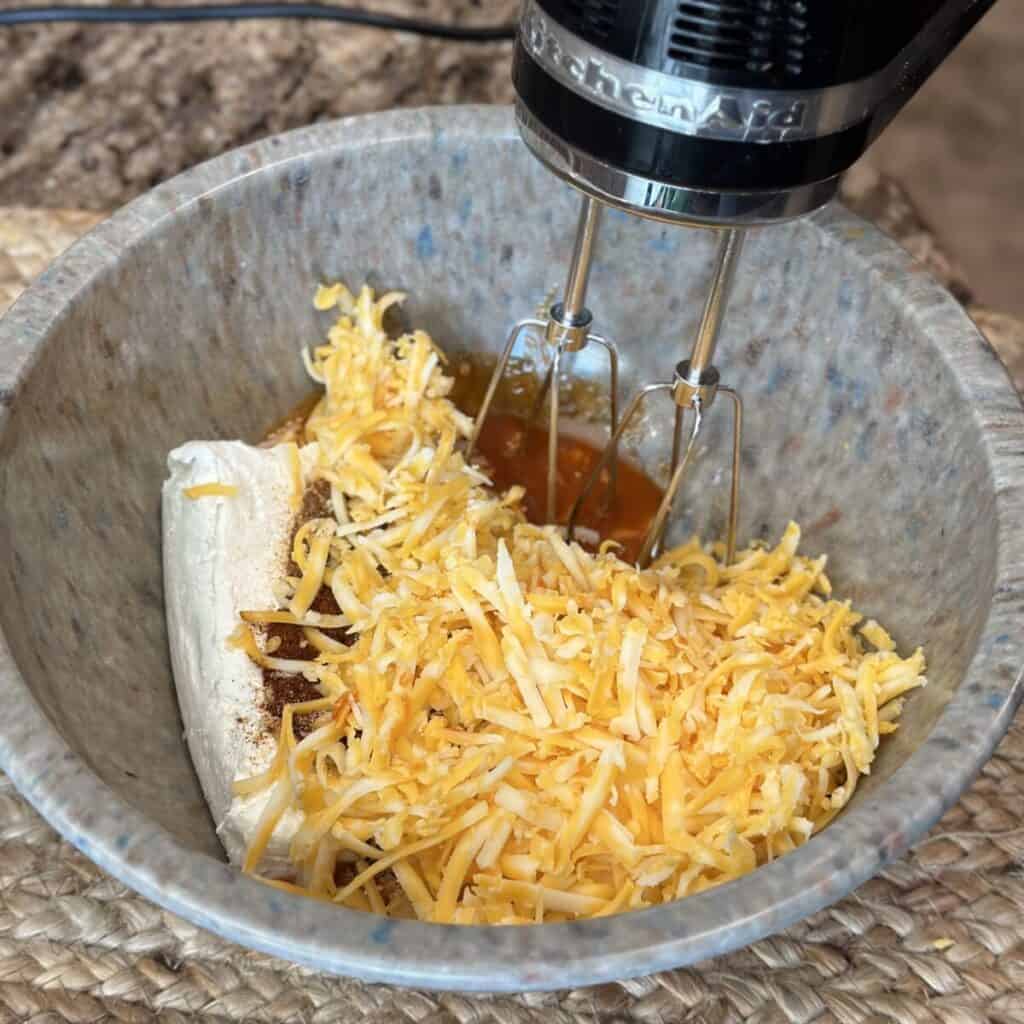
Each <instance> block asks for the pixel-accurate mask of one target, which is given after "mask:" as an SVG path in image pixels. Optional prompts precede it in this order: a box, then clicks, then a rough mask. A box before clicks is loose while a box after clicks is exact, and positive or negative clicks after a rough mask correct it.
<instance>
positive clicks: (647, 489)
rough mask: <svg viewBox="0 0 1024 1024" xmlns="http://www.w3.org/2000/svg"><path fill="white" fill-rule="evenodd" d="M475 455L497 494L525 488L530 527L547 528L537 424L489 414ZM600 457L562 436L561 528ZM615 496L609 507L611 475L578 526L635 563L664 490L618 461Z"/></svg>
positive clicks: (544, 445)
mask: <svg viewBox="0 0 1024 1024" xmlns="http://www.w3.org/2000/svg"><path fill="white" fill-rule="evenodd" d="M477 451H478V452H479V453H480V455H481V456H482V458H483V460H484V461H485V462H486V464H487V469H488V470H489V471H490V475H491V482H492V483H493V484H494V486H495V487H496V488H497V489H498V490H499V491H504V490H507V489H508V488H509V487H511V486H512V485H513V484H519V485H521V486H522V487H524V488H525V489H526V499H525V502H524V510H525V512H526V516H527V518H528V519H529V520H530V522H532V523H543V522H544V521H545V518H546V516H545V512H546V508H545V506H546V504H547V451H548V432H547V430H545V429H544V427H542V426H540V425H539V424H528V423H527V422H526V421H525V420H524V419H523V418H522V417H519V416H515V415H512V414H510V413H498V412H494V413H491V414H490V415H489V416H488V417H487V419H486V421H485V422H484V428H483V430H482V431H481V434H480V438H479V440H478V441H477ZM600 458H601V450H600V449H599V448H597V447H595V446H594V445H592V444H590V443H589V442H587V441H584V440H582V439H581V438H579V437H573V436H571V435H569V434H564V433H560V434H559V437H558V461H557V466H558V502H557V516H556V519H557V521H558V522H559V523H565V521H566V520H567V519H568V518H569V509H570V508H571V507H572V503H573V502H574V501H575V500H576V495H577V494H579V492H580V490H581V489H582V487H583V482H584V481H585V480H586V479H587V477H588V476H589V475H590V473H591V471H592V470H593V468H594V466H595V465H596V464H597V462H598V460H599V459H600ZM617 472H618V477H617V481H616V487H615V495H614V498H613V500H612V501H611V502H610V503H609V502H608V500H607V497H608V475H607V472H605V473H603V474H602V478H601V479H600V480H599V481H598V482H597V484H595V486H594V489H593V491H592V492H591V494H590V496H589V497H588V499H587V501H586V502H585V503H584V505H583V508H582V509H581V510H580V515H579V517H578V519H577V523H578V525H580V526H584V527H588V528H589V529H591V530H593V531H595V532H596V533H597V534H599V535H600V537H601V539H602V540H615V541H618V542H619V543H620V544H621V545H622V548H621V550H620V552H619V553H620V554H621V556H622V557H623V558H624V559H626V560H627V561H632V560H634V559H635V558H636V557H637V555H638V554H639V551H640V546H641V544H642V543H643V538H644V533H645V532H646V530H647V526H648V524H649V523H650V521H651V520H652V519H653V518H654V513H655V512H656V511H657V509H658V504H659V502H660V501H661V494H662V492H661V489H660V488H659V487H658V486H656V485H655V484H654V483H653V482H652V481H651V480H650V479H649V478H648V477H647V476H645V475H644V474H643V473H642V472H641V471H640V470H639V469H637V468H636V467H635V466H633V465H631V464H630V463H629V462H627V461H625V460H624V459H619V463H618V471H617Z"/></svg>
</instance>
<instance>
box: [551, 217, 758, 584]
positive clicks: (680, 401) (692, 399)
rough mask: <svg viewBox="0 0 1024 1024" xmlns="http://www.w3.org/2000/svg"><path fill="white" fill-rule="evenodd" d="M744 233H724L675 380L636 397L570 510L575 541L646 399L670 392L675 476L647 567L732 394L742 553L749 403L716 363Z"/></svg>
mask: <svg viewBox="0 0 1024 1024" xmlns="http://www.w3.org/2000/svg"><path fill="white" fill-rule="evenodd" d="M743 238H744V232H743V231H742V230H740V229H738V228H728V229H726V230H724V231H723V232H722V233H721V238H720V240H719V245H718V252H717V255H716V258H715V266H714V271H713V273H712V277H711V287H710V289H709V291H708V296H707V300H706V301H705V303H704V312H703V314H702V315H701V319H700V324H699V326H698V328H697V337H696V338H695V340H694V343H693V349H692V351H691V353H690V358H689V359H684V360H682V362H680V363H677V364H676V368H675V372H674V373H673V375H672V379H671V380H670V381H661V382H657V383H653V384H646V385H644V386H643V387H642V388H640V390H639V391H637V393H636V394H635V395H634V396H633V398H632V400H631V401H630V403H629V405H628V407H627V408H626V413H625V415H624V416H623V417H622V420H621V422H620V423H619V425H618V428H617V429H615V430H613V432H612V436H611V438H610V439H609V441H608V445H607V446H606V448H605V450H604V454H603V455H602V456H601V459H600V461H599V462H598V463H597V465H596V466H595V467H594V469H593V470H592V471H591V473H590V475H589V476H588V477H587V479H586V480H585V481H584V483H583V487H582V489H581V490H580V493H579V495H578V496H577V497H576V501H575V502H574V503H573V506H572V509H571V510H570V512H569V522H568V524H567V526H568V536H569V539H570V540H571V539H572V537H573V531H574V529H575V526H576V520H577V518H578V517H579V513H580V509H581V508H582V507H583V503H584V502H585V501H586V500H587V498H588V497H589V495H590V493H591V491H592V490H593V488H594V485H595V483H596V482H597V480H598V478H599V477H600V475H601V472H602V471H603V470H604V469H606V468H607V467H608V466H609V465H614V463H615V460H616V458H617V456H618V449H619V442H620V440H621V438H622V435H623V434H624V433H625V431H626V430H627V429H628V427H629V425H630V423H631V422H632V421H633V419H634V418H635V417H636V416H637V414H638V413H639V412H640V409H641V407H642V405H643V403H644V400H645V399H647V398H648V397H652V396H654V395H656V394H660V393H662V392H665V393H668V394H669V395H670V396H671V397H672V401H673V402H674V403H675V425H674V428H673V431H672V458H671V462H670V463H669V480H668V485H667V487H666V488H665V494H664V496H663V497H662V499H661V504H660V505H659V506H658V511H657V512H656V513H655V515H654V519H653V520H652V521H651V525H650V526H649V527H648V530H647V534H646V536H645V537H644V541H643V545H642V546H641V548H640V555H639V558H638V559H637V561H638V563H639V565H640V567H641V568H646V567H647V565H649V564H650V561H651V559H652V558H655V557H657V554H658V551H659V549H660V547H661V542H662V539H663V538H664V535H665V527H666V526H667V524H668V516H669V513H670V512H671V511H672V506H673V505H674V504H675V500H676V497H677V495H678V494H679V492H680V490H681V489H682V484H683V481H684V479H685V478H686V473H687V471H688V469H689V467H690V465H691V463H692V461H693V457H694V452H695V451H696V445H697V439H698V437H699V436H700V434H701V430H702V429H703V426H704V422H705V416H706V414H707V412H708V410H709V409H710V408H711V404H712V403H713V402H714V400H715V397H716V396H717V395H718V394H719V393H721V394H726V395H728V396H729V398H730V399H731V400H732V403H733V431H732V484H731V486H730V489H729V518H728V523H727V526H726V540H725V549H726V554H725V560H726V563H729V562H732V561H733V560H734V558H735V556H736V526H737V523H738V521H739V507H740V452H741V450H742V444H743V401H742V399H741V398H740V395H739V392H738V391H736V390H735V388H730V387H726V386H725V385H723V384H721V383H720V382H719V381H720V377H719V373H718V369H717V368H716V367H715V365H714V364H713V362H712V359H713V358H714V355H715V348H716V346H717V344H718V335H719V331H720V329H721V326H722V320H723V318H724V316H725V310H726V306H727V304H728V301H729V293H730V291H731V290H732V282H733V278H734V277H735V274H736V264H737V263H738V261H739V257H740V252H741V250H742V248H743ZM687 410H689V411H690V412H692V414H693V416H692V424H691V427H690V433H689V437H688V438H687V441H686V447H685V449H684V448H683V447H682V439H683V427H684V419H685V414H686V411H687Z"/></svg>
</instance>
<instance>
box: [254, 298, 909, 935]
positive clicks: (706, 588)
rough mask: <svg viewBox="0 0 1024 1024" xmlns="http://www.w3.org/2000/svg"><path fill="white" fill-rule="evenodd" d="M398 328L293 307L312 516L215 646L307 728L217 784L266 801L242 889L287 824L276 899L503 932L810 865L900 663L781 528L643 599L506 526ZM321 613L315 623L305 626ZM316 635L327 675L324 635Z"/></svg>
mask: <svg viewBox="0 0 1024 1024" xmlns="http://www.w3.org/2000/svg"><path fill="white" fill-rule="evenodd" d="M400 299H401V296H400V295H398V294H395V293H392V294H388V295H384V296H383V297H381V298H380V299H376V298H375V297H374V294H373V293H372V292H371V291H370V289H368V288H364V289H363V290H362V291H361V292H360V293H359V294H358V296H354V295H353V294H352V293H351V292H349V291H348V290H347V289H346V288H344V286H342V285H332V286H330V287H326V288H321V289H320V290H319V291H318V292H317V296H316V301H315V305H316V307H317V308H318V309H320V310H325V311H326V310H330V309H335V308H337V309H338V310H339V313H340V316H339V318H338V320H337V322H336V323H335V325H334V326H333V327H332V328H331V329H330V332H329V334H328V337H327V340H326V342H325V343H324V344H322V345H320V346H318V347H316V348H315V349H314V350H313V351H312V352H311V353H307V355H306V364H307V368H308V370H309V372H310V374H311V375H312V377H313V378H314V379H315V380H316V381H318V382H320V383H321V384H322V385H323V386H324V389H325V391H324V395H323V398H322V399H321V400H320V402H319V404H318V405H317V406H316V408H315V409H314V411H313V412H312V414H311V415H310V418H309V420H308V422H307V424H306V434H307V436H308V437H309V438H310V439H313V440H315V441H316V442H318V445H319V463H318V464H317V466H316V467H315V469H314V470H313V471H312V473H311V474H309V479H308V480H307V481H306V483H310V482H313V481H316V480H325V481H327V482H328V483H329V485H330V494H331V506H332V508H333V513H334V514H333V516H330V517H327V518H321V519H314V520H312V521H310V522H308V523H306V524H304V525H303V526H302V527H301V528H300V529H299V530H298V531H297V532H296V535H295V540H294V547H293V551H292V559H293V561H294V563H295V566H296V567H297V569H298V573H299V575H298V576H297V577H293V578H289V579H288V580H287V581H286V582H285V584H284V587H285V591H284V592H283V593H284V596H283V598H282V603H281V607H279V608H274V609H264V610H246V611H245V612H243V614H242V622H241V624H240V627H239V632H238V634H237V635H236V637H235V642H236V643H237V644H238V645H239V646H241V647H242V649H244V650H246V651H247V652H248V653H249V655H250V657H251V658H253V660H254V661H256V662H257V663H258V664H260V665H261V666H264V667H269V668H272V669H275V670H277V671H291V672H299V673H302V674H304V675H305V676H306V678H308V679H310V680H312V681H315V682H316V683H317V684H318V685H319V688H320V690H321V692H322V694H323V699H322V700H320V701H313V702H308V703H307V704H305V705H293V706H289V707H286V709H285V713H284V715H283V722H282V729H281V735H280V739H279V743H278V752H277V756H276V758H275V760H274V763H273V764H272V765H271V766H270V768H269V769H268V770H267V771H266V772H265V773H264V774H263V775H261V776H260V777H259V778H257V779H251V780H245V781H243V782H240V783H238V784H236V789H237V791H238V792H239V793H240V794H245V793H252V792H258V791H260V790H268V789H269V790H270V793H271V796H270V799H269V801H268V803H267V807H266V811H265V813H264V815H263V818H262V820H261V821H260V823H259V827H258V829H257V834H256V836H255V838H254V840H253V843H252V846H251V848H250V850H249V855H248V857H247V859H246V865H245V866H246V870H250V871H258V867H259V860H260V855H261V853H262V850H263V849H264V847H265V845H266V842H267V840H268V838H269V836H270V835H271V834H272V832H273V829H274V827H275V825H276V823H277V821H278V820H279V819H280V818H281V816H282V815H283V814H284V812H285V811H286V810H287V809H289V808H291V809H294V810H296V811H299V812H300V813H301V815H302V817H303V824H302V826H301V827H300V829H299V830H298V832H297V833H296V835H295V838H294V840H293V842H292V846H291V859H292V862H293V865H294V876H293V878H292V879H290V880H288V881H287V882H284V883H282V884H283V885H285V886H286V887H287V888H288V889H289V891H297V892H302V893H305V894H306V895H309V896H312V897H314V898H318V899H322V900H327V901H333V902H335V903H339V904H344V905H347V906H350V907H357V908H361V909H364V910H368V911H373V912H377V913H386V914H390V915H395V916H407V917H418V918H421V919H423V920H432V921H441V922H454V923H475V924H487V923H489V924H515V923H531V922H535V921H561V920H568V919H573V918H579V917H591V916H602V915H607V914H612V913H617V912H620V911H625V910H628V909H632V908H639V907H646V906H651V905H654V904H657V903H661V902H664V901H667V900H673V899H677V898H680V897H683V896H686V895H689V894H691V893H696V892H700V891H702V890H705V889H708V888H710V887H712V886H715V885H718V884H720V883H722V882H725V881H728V880H729V879H733V878H736V877H738V876H740V875H742V874H744V873H746V872H749V871H751V870H753V869H754V868H755V867H757V866H758V865H759V864H763V863H766V862H768V861H770V860H772V859H773V858H775V857H778V856H780V855H782V854H785V853H786V852H788V851H790V850H792V849H794V848H795V847H796V846H798V845H800V844H801V843H803V842H805V841H806V840H807V839H808V837H810V836H811V835H812V834H813V833H814V832H815V831H816V830H818V829H820V828H822V827H823V826H824V825H825V824H827V823H828V821H830V820H831V818H832V817H833V816H834V815H835V814H836V813H837V812H838V811H839V810H840V809H841V808H842V807H843V806H844V805H845V804H846V803H847V802H848V801H849V799H850V797H851V796H852V794H853V792H854V789H855V787H856V785H857V780H858V778H860V776H861V775H863V774H865V773H867V772H869V771H870V769H871V763H872V760H873V758H874V755H875V751H876V749H877V747H878V744H879V741H880V739H881V737H882V736H883V735H885V734H886V733H889V732H892V731H893V730H894V729H895V728H896V727H897V718H898V715H899V712H900V708H901V704H902V700H903V697H904V695H905V694H907V693H908V692H909V691H910V690H912V689H914V688H915V687H918V686H921V685H923V684H924V682H925V679H924V675H923V672H924V658H923V655H922V653H921V652H920V651H917V652H916V653H914V654H913V655H911V656H910V657H909V658H901V657H900V656H899V655H898V654H897V653H896V651H895V649H894V646H895V645H894V644H893V642H892V640H891V639H890V637H889V635H888V634H887V633H886V632H885V630H884V629H883V628H882V627H881V626H880V625H879V624H878V623H876V622H874V621H869V622H866V623H863V624H861V617H860V616H859V615H858V614H857V613H856V612H854V611H853V610H852V609H851V608H850V606H849V604H848V603H845V602H841V601H837V600H834V599H833V598H832V597H831V587H830V584H829V582H828V579H827V577H826V576H825V559H824V558H818V559H810V558H806V557H802V556H800V555H798V553H797V546H798V542H799V538H800V534H799V530H798V528H797V527H796V526H795V525H790V526H789V527H788V528H787V529H786V531H785V533H784V534H783V536H782V538H781V540H780V542H779V544H778V545H777V546H776V547H775V548H772V549H769V548H765V547H760V546H753V547H750V548H748V549H747V550H745V551H743V552H741V553H740V554H739V556H738V557H737V559H736V561H735V562H734V564H732V565H723V564H722V563H721V562H720V561H719V560H718V558H717V557H716V555H715V553H714V552H712V551H709V550H708V549H705V548H704V547H702V546H701V545H700V544H699V543H698V542H697V541H691V542H690V543H688V544H685V545H683V546H682V547H679V548H677V549H675V550H673V551H669V552H668V553H666V554H665V555H664V556H662V557H661V558H660V559H659V560H658V561H657V562H656V563H655V564H654V565H653V566H652V567H651V568H650V569H648V570H646V571H639V570H637V569H636V568H635V567H633V566H630V565H628V564H626V563H625V562H624V561H622V560H621V559H620V558H619V557H618V556H617V555H616V554H615V551H614V550H613V546H612V545H607V544H606V545H604V546H603V547H602V549H601V551H600V553H598V554H596V555H595V554H591V553H589V552H587V551H585V550H584V549H583V548H581V547H580V546H578V545H577V544H570V543H568V542H567V541H566V540H565V539H564V537H563V535H562V533H561V532H560V531H559V530H558V529H557V528H554V527H540V526H534V525H530V524H529V523H527V521H526V520H525V517H524V515H523V513H522V511H521V508H520V502H521V498H522V492H521V490H520V489H517V488H513V489H512V490H510V491H509V492H508V493H506V494H496V493H494V491H493V489H492V488H491V487H490V485H489V481H488V480H487V478H486V476H485V475H484V474H483V472H481V470H480V469H479V468H477V467H475V466H473V465H472V464H469V463H467V461H466V459H465V458H464V456H463V453H462V452H463V442H464V441H465V439H466V438H467V437H468V436H469V434H470V432H471V429H472V421H471V420H470V419H469V418H468V417H467V416H465V415H463V414H462V413H461V412H460V411H459V410H458V409H457V408H456V407H455V406H454V405H453V404H452V402H451V401H450V400H449V398H448V397H447V396H448V394H449V392H450V389H451V384H452V382H451V379H450V378H449V377H447V376H446V375H445V374H444V371H443V365H444V360H443V357H442V355H441V352H440V351H439V350H438V349H437V348H436V347H435V346H434V344H433V342H432V341H431V339H430V338H429V337H428V336H427V335H426V334H424V333H423V332H421V331H414V332H413V333H411V334H406V335H403V336H402V337H400V338H399V339H397V340H390V339H389V338H388V337H387V336H386V334H385V332H384V329H383V326H382V318H383V316H384V313H385V311H386V310H387V308H388V307H389V306H391V305H392V304H393V303H395V302H398V301H400ZM302 483H303V482H302V480H301V474H300V476H299V484H302ZM323 586H327V587H329V588H330V590H331V592H332V593H333V595H334V597H335V599H336V602H337V604H338V607H339V609H340V614H338V615H333V616H322V615H318V614H317V613H316V612H314V611H312V610H311V606H312V603H313V601H314V599H315V597H316V595H317V594H318V592H319V591H320V589H321V587H323ZM268 622H289V623H294V624H297V625H300V626H302V627H303V630H304V634H303V635H304V636H305V637H306V639H307V640H308V642H309V643H311V644H312V646H313V648H314V649H315V650H316V652H317V653H316V659H315V661H312V662H295V661H287V660H286V659H281V658H276V657H275V656H274V654H273V651H272V650H270V649H269V648H268V645H267V644H266V643H265V641H264V640H263V639H262V637H263V634H262V632H261V629H262V626H263V624H265V623H268ZM339 626H344V627H345V628H347V629H349V630H350V631H351V632H352V633H353V634H355V636H356V637H357V639H356V640H355V642H354V643H353V644H352V646H345V645H343V644H340V643H338V642H337V641H334V640H332V639H331V638H330V637H328V636H327V635H326V634H324V633H323V632H322V631H321V630H322V629H325V628H338V627H339ZM858 627H859V629H858ZM310 712H316V713H319V717H318V718H317V719H316V725H315V728H314V729H313V731H312V732H310V733H309V734H308V735H307V736H306V737H305V738H304V739H302V740H301V742H300V741H298V740H297V739H296V736H295V732H294V729H293V726H292V723H293V719H294V716H295V714H300V713H310ZM386 879H390V880H391V881H392V882H393V884H392V885H391V886H390V888H389V887H388V886H387V885H384V884H383V882H384V881H385V880H386ZM278 881H280V880H278Z"/></svg>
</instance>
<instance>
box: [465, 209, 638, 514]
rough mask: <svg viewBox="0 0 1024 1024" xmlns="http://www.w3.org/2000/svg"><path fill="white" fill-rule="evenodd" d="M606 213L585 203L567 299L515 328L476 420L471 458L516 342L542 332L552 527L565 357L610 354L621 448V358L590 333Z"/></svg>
mask: <svg viewBox="0 0 1024 1024" xmlns="http://www.w3.org/2000/svg"><path fill="white" fill-rule="evenodd" d="M602 210H603V207H602V205H601V204H600V203H598V202H597V201H596V200H594V199H591V198H590V197H589V196H584V197H583V202H582V205H581V207H580V219H579V226H578V228H577V230H576V242H575V244H574V246H573V250H572V257H571V258H570V260H569V272H568V275H567V277H566V283H565V293H564V295H563V297H562V299H561V301H559V302H555V303H553V304H552V305H551V307H550V308H549V309H548V314H547V319H546V320H540V319H537V318H535V317H528V318H526V319H524V320H520V321H518V322H517V323H516V324H515V325H514V326H513V327H512V330H511V331H510V332H509V335H508V339H507V341H506V342H505V347H504V349H503V350H502V353H501V356H500V357H499V359H498V362H497V365H496V366H495V368H494V372H493V373H492V374H491V379H490V381H489V383H488V385H487V391H486V392H485V393H484V398H483V402H482V403H481V405H480V411H479V413H478V414H477V417H476V426H475V428H474V430H473V434H472V436H471V437H470V440H469V449H468V453H467V458H468V457H469V456H471V455H472V454H473V451H474V449H475V448H476V445H477V441H478V440H479V439H480V433H481V431H482V430H483V427H484V423H485V422H486V420H487V416H488V413H490V411H491V406H492V405H493V403H494V398H495V395H496V394H497V392H498V385H499V384H500V383H501V378H502V377H503V376H504V375H505V372H506V370H507V369H508V364H509V360H510V358H511V357H512V352H513V350H514V349H515V346H516V342H518V341H519V339H520V337H522V336H523V335H524V334H525V333H526V332H527V331H530V330H534V331H539V332H542V334H543V337H544V340H545V341H546V342H547V344H548V345H549V346H550V347H551V349H552V353H551V360H550V363H549V364H548V370H547V374H546V375H545V377H544V382H543V384H542V385H541V390H540V394H539V396H538V398H537V402H536V403H535V406H534V410H535V412H536V411H539V406H540V405H541V404H542V403H543V401H544V398H545V397H547V398H548V451H547V460H548V461H547V494H546V505H545V508H546V510H547V520H548V522H552V523H553V522H554V521H555V518H556V516H557V511H558V437H559V428H560V422H559V420H560V415H559V412H560V410H559V394H558V381H559V373H560V370H561V366H562V359H563V357H564V356H566V355H568V354H569V353H572V352H579V351H580V350H581V349H583V348H585V347H586V346H587V345H590V344H594V345H598V346H600V347H601V348H603V349H604V350H605V352H607V354H608V391H609V395H610V413H609V420H610V422H609V430H610V432H611V435H612V437H613V438H614V443H615V444H617V443H618V438H619V435H620V431H619V429H618V426H619V422H618V391H619V352H618V349H617V348H616V347H615V343H614V342H612V341H610V340H609V339H608V338H605V337H602V336H601V335H600V334H594V333H593V331H591V329H590V328H591V325H592V324H593V322H594V317H593V314H592V313H591V312H590V310H589V309H587V306H586V298H587V285H588V283H589V281H590V267H591V263H592V261H593V257H594V245H595V243H596V242H597V233H598V229H599V227H600V224H601V212H602ZM533 415H534V413H531V416H530V418H531V419H532V418H533ZM613 455H614V453H613ZM610 462H611V480H610V481H609V491H610V493H613V492H614V488H615V459H614V457H612V458H611V459H610Z"/></svg>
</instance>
